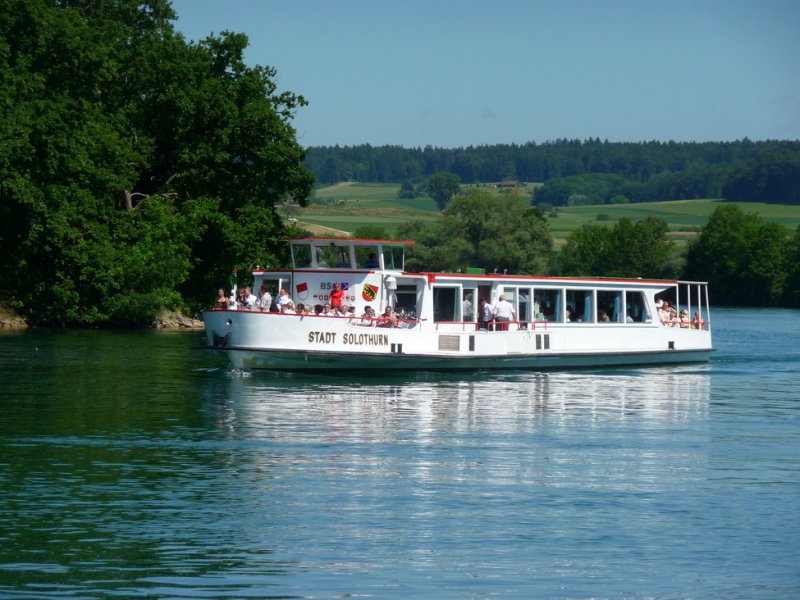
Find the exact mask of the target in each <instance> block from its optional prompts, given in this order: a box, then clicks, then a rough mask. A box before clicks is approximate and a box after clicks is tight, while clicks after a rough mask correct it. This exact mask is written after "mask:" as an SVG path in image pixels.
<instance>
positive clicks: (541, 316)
mask: <svg viewBox="0 0 800 600" xmlns="http://www.w3.org/2000/svg"><path fill="white" fill-rule="evenodd" d="M533 302H534V306H538V311H537V314H536V320H537V321H556V322H562V321H563V320H564V317H563V309H562V306H561V290H548V289H534V290H533Z"/></svg>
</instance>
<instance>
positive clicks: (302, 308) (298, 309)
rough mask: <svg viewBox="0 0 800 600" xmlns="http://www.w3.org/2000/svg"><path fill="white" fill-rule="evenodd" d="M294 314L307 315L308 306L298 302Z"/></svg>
mask: <svg viewBox="0 0 800 600" xmlns="http://www.w3.org/2000/svg"><path fill="white" fill-rule="evenodd" d="M294 312H296V313H297V314H298V315H304V314H305V313H306V305H305V304H303V303H302V302H298V303H297V305H296V306H295V307H294Z"/></svg>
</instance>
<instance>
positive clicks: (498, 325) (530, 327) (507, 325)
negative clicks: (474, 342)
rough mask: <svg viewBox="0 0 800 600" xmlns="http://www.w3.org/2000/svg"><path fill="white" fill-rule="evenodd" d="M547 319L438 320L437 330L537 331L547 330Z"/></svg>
mask: <svg viewBox="0 0 800 600" xmlns="http://www.w3.org/2000/svg"><path fill="white" fill-rule="evenodd" d="M548 324H549V323H548V322H547V321H490V322H488V323H476V322H475V321H437V322H436V330H437V331H449V332H454V331H462V332H472V331H489V332H508V331H537V330H546V329H547V326H548Z"/></svg>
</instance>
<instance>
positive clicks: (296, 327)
mask: <svg viewBox="0 0 800 600" xmlns="http://www.w3.org/2000/svg"><path fill="white" fill-rule="evenodd" d="M203 318H204V321H205V323H206V332H207V336H208V339H207V342H208V346H209V347H211V348H216V349H217V350H219V351H222V352H225V353H227V355H228V357H229V358H230V360H231V363H232V364H233V366H235V367H237V368H242V369H273V370H292V371H303V370H310V371H321V370H335V371H342V370H392V371H394V370H431V371H441V370H484V369H521V370H545V369H550V370H552V369H565V368H593V367H608V366H625V365H663V364H674V363H689V362H706V361H708V360H709V357H710V354H711V352H712V351H713V350H712V349H711V343H710V332H707V331H697V330H693V329H684V328H680V327H664V326H661V325H660V324H657V325H654V324H636V325H631V324H624V325H623V324H607V323H606V324H587V325H583V324H580V323H570V324H564V323H560V324H536V325H532V324H529V325H527V326H526V328H525V329H521V330H515V331H479V330H476V329H475V327H474V325H471V324H470V325H466V324H459V325H455V324H453V325H449V326H439V327H436V326H434V325H429V324H425V323H416V324H414V325H413V327H412V328H410V329H383V328H376V327H360V326H358V325H355V324H350V323H348V322H347V320H346V319H340V318H335V317H315V316H305V317H299V316H296V315H280V314H271V313H258V312H246V311H209V312H206V313H204V316H203ZM514 326H515V325H512V327H514ZM465 329H469V331H465ZM442 346H445V347H447V348H448V349H446V350H443V349H440V348H441V347H442Z"/></svg>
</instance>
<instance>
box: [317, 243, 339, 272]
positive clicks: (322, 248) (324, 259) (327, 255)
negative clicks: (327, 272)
mask: <svg viewBox="0 0 800 600" xmlns="http://www.w3.org/2000/svg"><path fill="white" fill-rule="evenodd" d="M314 254H315V256H316V259H317V267H321V268H323V269H326V268H328V267H332V266H333V265H335V264H336V247H335V246H328V245H322V244H315V245H314Z"/></svg>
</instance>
